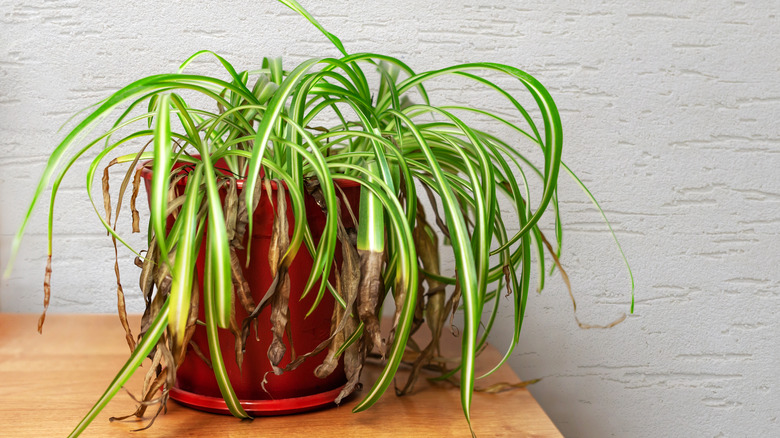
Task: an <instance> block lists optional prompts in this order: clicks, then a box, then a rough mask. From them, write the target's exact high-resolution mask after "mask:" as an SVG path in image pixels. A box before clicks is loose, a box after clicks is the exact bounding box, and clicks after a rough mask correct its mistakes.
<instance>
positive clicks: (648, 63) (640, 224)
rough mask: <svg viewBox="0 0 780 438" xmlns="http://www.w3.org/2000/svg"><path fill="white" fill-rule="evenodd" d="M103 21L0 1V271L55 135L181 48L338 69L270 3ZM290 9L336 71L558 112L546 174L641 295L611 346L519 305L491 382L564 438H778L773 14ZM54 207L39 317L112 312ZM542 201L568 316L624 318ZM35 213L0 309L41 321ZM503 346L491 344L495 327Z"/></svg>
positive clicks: (94, 262)
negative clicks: (410, 78)
mask: <svg viewBox="0 0 780 438" xmlns="http://www.w3.org/2000/svg"><path fill="white" fill-rule="evenodd" d="M110 3H111V4H110V6H109V4H108V3H106V2H100V1H96V0H82V1H76V0H72V1H68V0H52V1H43V2H33V1H11V0H0V152H1V153H0V250H2V252H0V265H4V264H5V263H6V260H7V253H8V246H9V243H10V239H11V235H12V233H13V232H14V230H15V228H16V227H17V225H18V224H19V221H20V220H21V217H22V211H21V207H22V206H23V205H24V204H25V203H26V202H27V200H28V199H29V197H30V196H31V193H32V190H33V189H32V183H33V181H34V179H35V178H36V177H37V176H38V175H39V172H40V171H41V168H42V163H43V162H44V160H45V157H46V154H47V153H48V151H50V150H51V149H52V147H53V145H54V144H55V142H56V141H57V140H58V139H59V138H60V137H59V134H58V133H57V132H56V130H57V127H58V126H59V125H60V124H62V123H63V122H65V120H66V119H67V118H68V117H69V116H70V115H71V114H73V113H74V112H75V111H76V110H78V109H80V108H82V107H84V106H86V105H88V104H91V103H93V102H95V101H96V100H98V99H100V98H103V97H105V96H107V95H108V94H109V93H110V92H111V91H112V90H115V89H117V88H118V87H120V86H122V85H123V84H126V83H128V82H130V81H131V80H134V79H136V78H138V77H140V76H142V75H147V74H152V73H157V72H165V71H172V70H174V69H175V67H176V66H177V65H178V63H179V62H180V61H182V60H183V59H185V58H186V57H187V56H189V55H190V54H192V53H193V52H195V51H196V50H199V49H202V48H209V49H213V50H215V51H217V52H219V53H221V54H223V55H224V56H225V57H227V58H228V59H229V60H231V61H232V62H234V64H235V65H236V66H237V67H238V68H249V67H252V66H255V65H257V64H258V63H259V61H260V59H261V57H262V56H263V55H283V56H284V57H285V58H286V59H287V60H288V61H289V64H288V65H292V62H297V61H300V60H302V59H303V57H304V56H310V55H318V54H320V52H319V50H321V49H325V50H326V52H325V53H326V54H330V55H335V54H336V52H335V50H333V49H331V48H329V47H328V43H327V42H326V41H325V40H324V38H323V37H321V36H320V35H319V34H317V33H316V32H315V31H314V30H313V29H312V28H311V27H310V26H309V25H308V24H307V23H305V22H304V21H303V20H302V19H301V18H298V17H296V16H294V15H293V13H292V12H290V11H288V10H286V9H285V8H284V7H282V6H280V5H277V4H274V3H273V2H270V1H262V2H261V1H256V2H247V1H240V2H239V1H221V2H214V4H212V5H195V2H181V1H176V2H167V3H168V4H163V3H158V2H136V1H133V2H110ZM305 5H306V6H307V7H308V8H309V9H310V10H311V11H312V12H313V13H314V14H315V15H316V16H318V17H320V19H321V21H322V23H323V24H324V25H325V26H326V27H327V28H328V29H329V30H331V31H332V32H334V33H336V34H337V35H339V36H340V37H341V38H342V40H343V41H344V44H345V45H346V47H347V48H348V49H349V50H351V51H376V52H387V53H389V54H393V55H396V56H399V57H401V58H403V59H404V60H405V61H406V62H407V63H408V64H409V65H411V66H412V67H413V68H414V69H416V70H418V71H419V70H425V69H431V68H436V67H441V66H444V65H446V64H451V63H458V62H465V61H474V60H489V61H497V62H504V63H509V64H514V65H517V66H519V67H521V68H523V69H525V70H527V71H529V72H530V73H532V74H534V75H536V76H537V77H538V78H539V79H540V80H541V81H542V82H543V83H545V84H546V85H548V86H549V88H550V90H551V91H552V93H553V95H554V97H555V98H556V99H557V101H558V104H559V107H560V109H561V113H562V117H563V119H564V123H565V152H564V158H565V161H566V162H568V163H569V164H570V165H571V166H572V167H573V168H574V169H575V171H576V172H578V173H579V175H580V176H581V177H582V178H583V180H585V181H586V183H587V184H588V185H589V187H590V188H591V189H592V191H593V192H594V193H595V194H596V196H597V197H598V199H599V200H600V201H601V202H602V203H603V205H604V207H605V209H606V211H607V213H608V215H609V217H610V219H611V220H612V221H613V224H614V226H615V228H616V230H617V233H618V235H619V237H620V239H621V242H622V243H623V245H624V247H625V249H626V253H627V255H628V257H629V259H630V261H631V263H632V266H633V268H634V272H635V274H636V281H637V285H638V287H637V291H636V296H637V311H636V313H635V314H634V315H633V316H630V317H629V318H628V320H627V321H625V322H624V323H623V324H621V325H619V326H617V327H615V328H614V329H611V330H581V329H579V328H577V326H576V324H575V322H574V320H573V317H572V312H571V306H570V302H569V300H568V297H567V295H566V293H565V291H564V289H563V287H562V283H561V281H560V279H559V278H557V277H556V278H554V279H553V280H551V282H550V284H549V289H547V290H546V291H545V293H544V294H543V295H541V296H533V297H531V299H530V301H529V310H528V317H527V320H526V325H525V329H524V334H523V337H522V345H521V346H520V347H519V350H520V351H519V352H518V354H517V355H516V356H515V357H514V359H513V360H512V362H511V363H512V366H513V367H514V369H515V370H517V371H518V373H519V374H520V375H521V377H523V378H529V379H530V378H535V377H543V378H544V379H543V380H542V382H541V383H539V384H537V385H535V386H533V387H532V388H531V391H532V392H533V393H534V395H535V396H536V397H537V399H538V400H539V402H540V403H541V404H542V406H543V407H544V409H545V410H546V411H547V412H548V413H549V414H550V416H551V417H552V419H553V421H554V422H555V423H556V424H557V425H558V427H559V428H560V429H561V430H562V431H563V433H564V434H565V435H566V436H572V437H606V436H616V437H676V436H679V437H690V436H696V437H699V436H700V437H721V436H736V437H741V436H754V437H758V436H762V437H768V436H780V425H778V418H777V415H778V412H780V397H779V396H778V390H779V389H780V388H778V383H779V382H778V373H779V371H778V370H779V369H780V367H779V366H778V359H780V357H778V354H779V353H778V351H780V348H778V347H780V345H778V344H779V343H778V341H777V339H778V338H777V334H778V319H779V317H778V309H779V307H778V305H779V304H780V298H779V294H780V274H778V271H777V266H778V265H779V264H780V251H778V247H779V245H778V244H780V239H778V226H779V225H780V177H778V174H777V172H778V169H780V123H778V119H780V50H779V48H778V41H780V23H779V22H778V18H777V14H778V12H780V11H778V9H780V8H779V7H778V2H777V1H776V0H765V1H744V2H743V1H724V0H716V1H709V2H705V1H698V2H694V1H687V2H681V1H666V0H664V1H653V2H640V1H634V2H630V1H623V2H621V1H614V0H600V1H597V0H580V1H571V2H550V1H541V0H532V1H522V2H520V1H503V0H494V1H492V2H489V1H481V0H480V1H471V2H468V1H464V0H456V1H445V0H431V1H427V2H418V1H390V2H358V1H350V2H347V1H346V0H338V1H307V2H305ZM477 97H479V96H477ZM64 186H65V187H66V189H65V190H63V191H62V193H61V195H60V199H61V206H60V208H59V210H58V212H57V213H56V224H57V227H58V230H59V233H58V235H57V236H58V237H57V238H56V240H55V257H56V261H55V266H54V267H55V276H54V297H53V299H52V307H51V311H53V312H112V311H113V309H114V308H115V307H114V306H115V303H114V295H113V278H112V275H111V266H112V263H113V261H112V255H113V254H112V251H111V248H110V246H109V242H108V241H107V239H106V238H105V237H104V236H103V233H100V231H99V229H100V227H99V223H98V222H97V219H95V218H94V217H93V216H92V213H91V207H90V206H89V205H88V204H87V203H86V201H85V199H84V195H83V191H82V189H81V187H82V186H83V178H82V177H78V178H71V179H68V180H66V182H65V184H64ZM560 192H561V198H562V199H563V203H562V208H563V214H564V221H565V223H566V224H567V225H568V228H569V232H568V234H567V235H566V245H567V246H566V251H565V255H564V263H565V265H566V266H567V268H568V271H569V274H570V276H571V277H572V282H573V285H574V289H575V294H576V296H577V297H578V298H579V316H580V318H581V319H582V320H583V321H584V322H590V323H604V322H608V321H609V320H611V319H612V318H614V317H616V316H618V315H620V314H621V313H623V312H625V311H627V308H628V304H627V303H628V296H627V280H626V276H625V271H624V269H623V268H622V266H621V260H620V258H619V255H618V253H617V251H616V249H615V248H614V246H613V244H612V243H611V240H610V238H609V236H608V234H607V233H606V229H605V227H604V226H603V224H602V223H601V221H600V218H599V216H598V214H597V213H596V212H595V211H594V209H592V208H591V207H590V206H589V204H588V202H587V200H586V198H585V197H584V196H583V195H582V194H581V193H580V192H579V191H578V189H577V187H576V186H575V185H574V184H573V183H572V182H571V181H570V180H567V179H566V178H565V177H562V180H561V190H560ZM43 214H44V210H43V209H39V210H38V213H37V215H36V217H35V218H34V219H33V223H32V226H31V228H30V233H29V235H28V237H27V239H26V241H25V245H24V248H23V251H22V254H21V256H20V259H19V263H18V265H17V269H16V270H15V271H14V274H13V276H12V277H11V278H10V279H9V280H5V281H3V282H2V283H1V284H0V311H6V312H8V311H11V312H38V311H39V309H40V301H41V292H40V284H41V281H42V274H43V266H44V256H43V254H45V247H44V242H45V236H44V233H45V228H44V220H43V219H42V216H43ZM133 269H134V268H127V269H126V274H125V279H126V283H127V285H128V286H127V289H128V293H129V294H132V295H133V296H131V297H129V300H130V302H131V306H132V307H133V308H134V309H135V310H139V309H140V300H139V298H138V295H137V293H135V292H134V291H132V290H131V289H133V288H132V287H131V286H130V284H132V283H133V282H134V279H133V278H132V275H134V274H135V272H134V270H133ZM501 324H502V328H504V329H505V330H506V331H508V329H509V326H510V320H509V319H508V316H507V317H506V318H504V319H502V321H501ZM31 329H33V328H32V327H31ZM506 339H508V338H507V336H501V335H500V334H499V335H497V336H495V337H494V341H495V342H496V344H497V345H498V346H499V347H501V346H502V344H503V343H504V342H505V341H506Z"/></svg>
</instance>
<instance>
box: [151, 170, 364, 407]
mask: <svg viewBox="0 0 780 438" xmlns="http://www.w3.org/2000/svg"><path fill="white" fill-rule="evenodd" d="M144 179H145V184H146V189H147V192H148V191H149V189H150V184H151V172H150V171H148V170H145V171H144ZM339 186H340V187H341V189H342V191H343V193H344V194H345V196H346V197H347V200H348V201H349V202H350V205H351V206H352V208H353V210H355V212H357V205H358V202H359V199H360V187H359V186H358V185H356V184H354V183H350V182H342V183H339ZM339 193H340V192H339ZM239 194H240V193H239ZM260 196H261V199H260V202H259V204H258V207H257V209H256V210H255V212H254V215H253V218H252V220H253V221H254V225H253V230H252V236H251V239H252V244H251V249H250V250H251V257H250V264H249V266H246V263H245V261H246V253H245V251H244V250H239V251H237V253H238V256H239V259H240V260H241V265H242V268H243V273H244V277H245V278H246V281H247V282H248V283H249V286H250V289H251V291H252V296H253V298H254V301H255V302H256V303H257V302H260V300H261V298H262V296H263V295H264V294H265V292H266V291H267V290H268V288H269V287H270V286H271V283H272V282H273V277H272V276H271V268H270V264H269V262H268V250H269V247H270V244H271V230H272V226H273V220H274V211H275V210H274V207H273V206H272V205H271V202H270V201H269V198H268V196H267V194H266V191H265V190H263V191H262V193H261V195H260ZM276 196H277V193H276V188H275V184H274V185H273V202H274V205H276ZM304 199H305V203H306V219H307V221H308V225H309V228H310V229H311V231H312V235H313V237H314V241H315V244H316V243H317V242H319V239H320V236H321V235H322V232H323V230H324V228H325V221H326V216H325V214H324V213H323V212H322V210H321V209H320V207H319V206H318V205H317V203H316V202H315V200H314V199H313V198H312V197H311V196H309V195H308V194H306V195H305V198H304ZM287 206H288V207H287V219H288V222H289V225H290V228H289V233H290V235H291V234H292V230H293V229H294V224H295V217H294V215H293V211H292V206H291V204H290V198H289V194H288V195H287ZM343 216H344V218H343V220H344V222H345V226H351V225H352V224H351V222H352V221H351V219H349V217H350V215H349V214H344V215H343ZM247 232H248V229H247ZM244 246H245V247H246V244H245V245H244ZM204 257H205V247H204V246H202V247H201V249H200V253H199V255H198V260H197V272H198V281H199V284H200V286H201V287H200V290H203V286H202V285H203V272H204V266H205V265H204ZM335 263H336V265H334V266H333V267H332V269H331V277H330V280H331V283H332V284H335V278H334V275H333V272H332V271H333V270H334V269H336V268H337V266H340V264H341V250H340V245H337V248H336V251H335ZM312 264H313V260H312V257H311V255H310V254H309V251H308V250H307V249H306V247H305V245H301V248H300V249H299V251H298V254H297V255H296V257H295V259H294V261H293V262H292V265H291V266H290V269H289V273H290V301H289V308H290V317H289V323H288V324H289V335H290V336H291V337H292V339H288V336H287V335H285V337H284V343H285V345H286V347H287V351H286V353H285V355H284V358H283V359H282V362H281V363H280V364H279V366H280V367H282V368H283V367H284V366H286V365H287V364H288V363H289V362H290V361H291V360H292V352H293V351H294V352H295V354H296V355H301V354H306V353H308V352H310V351H312V350H314V349H315V348H316V347H317V345H319V344H320V343H321V342H322V341H324V340H325V339H327V338H328V336H329V335H330V321H331V315H332V312H333V306H334V304H335V301H334V299H333V297H332V296H331V295H330V292H328V291H327V290H326V292H325V295H324V297H323V299H322V301H321V302H320V304H319V306H318V307H317V309H315V310H314V312H312V313H311V315H309V316H308V317H305V315H306V312H308V310H309V309H310V308H311V306H312V304H313V303H314V301H315V299H316V295H317V291H318V290H319V285H320V283H319V282H317V283H316V284H315V286H314V287H313V288H312V290H311V291H309V293H308V295H307V296H306V297H305V298H303V299H301V296H302V294H303V288H304V286H305V285H306V281H307V280H308V278H309V274H310V272H311V270H312ZM236 301H237V300H236ZM201 302H202V300H201ZM234 304H236V305H235V311H236V319H237V321H238V322H239V325H240V324H241V321H243V319H244V318H245V317H246V316H247V312H246V311H245V310H244V308H243V306H241V305H240V304H238V303H237V302H235V303H234ZM198 313H199V319H200V320H201V321H204V320H205V315H204V311H203V306H202V305H201V306H200V309H199V312H198ZM270 315H271V306H267V307H266V308H265V309H264V310H263V311H262V312H261V313H260V315H259V317H258V318H257V320H258V330H257V336H258V338H259V339H258V338H256V337H255V330H254V326H253V327H252V330H251V332H250V335H249V337H248V338H247V342H246V352H245V354H244V361H243V364H242V367H241V369H239V367H238V365H237V364H236V361H235V338H234V336H233V334H232V333H230V332H229V331H227V330H219V339H220V345H221V348H222V357H223V359H224V361H225V366H226V368H227V373H228V377H229V378H230V382H231V384H232V385H233V389H234V390H235V392H236V395H237V396H238V398H239V399H240V400H241V403H242V405H243V406H244V408H245V409H247V410H248V411H249V412H250V414H254V415H277V414H286V413H293V412H300V411H304V410H309V409H315V408H317V407H319V406H322V405H327V404H330V403H332V401H333V399H334V398H335V397H336V395H337V394H338V392H339V390H340V388H341V387H342V386H343V385H344V384H345V383H346V377H345V375H344V369H343V363H341V362H340V363H339V366H338V367H337V368H336V370H335V371H334V372H333V373H332V374H331V375H330V376H328V377H326V378H324V379H320V378H318V377H316V376H315V375H314V369H315V368H316V367H317V366H318V365H320V364H321V363H322V361H323V360H324V358H325V356H326V355H327V349H326V350H324V351H322V352H320V353H319V354H317V355H315V356H312V357H310V358H308V359H307V360H305V361H304V362H303V363H302V364H301V365H300V366H299V367H298V368H296V369H295V370H293V371H288V372H284V373H282V374H281V375H275V374H274V372H273V369H272V366H271V363H270V361H269V360H268V356H267V352H268V347H269V345H270V343H271V340H272V334H271V322H270ZM192 341H193V342H195V343H196V344H197V345H198V347H199V348H200V349H201V351H202V352H203V354H204V355H205V356H206V357H209V358H210V353H209V350H208V341H207V335H206V329H205V327H203V326H201V325H198V326H197V328H196V330H195V334H194V335H193V337H192ZM176 380H177V383H176V388H174V390H172V391H171V396H172V398H174V400H177V401H180V402H182V403H184V404H186V405H190V406H192V407H195V408H199V409H203V410H207V411H211V412H220V413H228V412H227V408H226V406H225V404H224V401H223V400H222V395H221V392H220V390H219V386H218V385H217V381H216V378H215V377H214V372H213V371H212V370H211V368H209V366H208V365H207V364H206V363H205V362H204V361H203V360H202V359H201V358H199V357H198V356H197V355H196V354H195V352H194V351H193V350H192V347H189V348H188V351H187V356H186V359H185V360H184V362H183V363H182V364H181V365H180V367H179V370H178V372H177V379H176Z"/></svg>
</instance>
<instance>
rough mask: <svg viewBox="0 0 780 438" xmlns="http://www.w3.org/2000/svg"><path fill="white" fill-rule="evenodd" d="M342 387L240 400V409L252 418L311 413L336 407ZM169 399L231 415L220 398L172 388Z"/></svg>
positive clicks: (196, 407)
mask: <svg viewBox="0 0 780 438" xmlns="http://www.w3.org/2000/svg"><path fill="white" fill-rule="evenodd" d="M342 388H343V386H341V387H339V388H336V389H332V390H330V391H326V392H321V393H319V394H313V395H307V396H304V397H294V398H286V399H278V400H241V407H243V408H244V410H245V411H246V412H247V413H248V414H249V415H252V416H258V417H271V416H275V415H289V414H297V413H300V412H307V411H313V410H316V409H324V408H326V407H328V404H330V405H331V406H336V403H334V402H333V400H335V399H336V397H337V396H338V395H339V393H340V392H341V389H342ZM170 395H171V398H172V399H173V400H175V401H176V402H178V403H179V404H182V405H184V406H187V407H190V408H193V409H197V410H200V411H206V412H212V413H215V414H223V415H231V414H230V411H229V410H228V408H227V404H225V400H223V399H222V398H220V397H210V396H206V395H199V394H195V393H192V392H189V391H184V390H182V389H179V388H172V389H171V392H170Z"/></svg>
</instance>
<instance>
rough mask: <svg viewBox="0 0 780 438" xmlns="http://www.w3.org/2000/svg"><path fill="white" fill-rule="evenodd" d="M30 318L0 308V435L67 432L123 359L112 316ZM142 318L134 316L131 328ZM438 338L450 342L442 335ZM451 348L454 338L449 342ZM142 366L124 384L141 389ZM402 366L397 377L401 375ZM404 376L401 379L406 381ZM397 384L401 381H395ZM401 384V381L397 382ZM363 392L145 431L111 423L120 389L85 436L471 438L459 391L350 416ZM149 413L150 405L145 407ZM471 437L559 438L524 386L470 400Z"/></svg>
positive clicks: (425, 385) (500, 375) (488, 360)
mask: <svg viewBox="0 0 780 438" xmlns="http://www.w3.org/2000/svg"><path fill="white" fill-rule="evenodd" d="M36 322H37V315H21V314H0V436H7V437H36V438H37V437H57V436H66V435H67V434H68V433H69V432H70V431H71V430H72V428H73V427H74V426H75V425H76V424H77V423H78V422H79V420H80V419H81V417H82V416H83V415H84V414H85V413H86V412H87V411H88V410H89V408H90V407H91V406H92V404H93V403H94V402H95V401H96V399H97V397H98V396H99V395H100V394H102V392H103V391H104V390H105V387H106V386H107V385H108V384H109V383H110V382H111V380H112V379H113V377H114V374H115V373H116V371H117V370H118V369H119V368H120V367H121V365H122V364H123V363H124V361H125V360H126V359H127V357H128V354H129V352H128V349H127V345H126V344H125V341H124V332H123V331H122V328H121V326H120V325H119V321H118V319H117V317H116V316H113V315H49V316H48V317H47V320H46V324H45V326H44V329H43V330H44V331H43V335H39V334H38V333H37V332H36ZM138 322H139V317H137V316H135V317H132V318H131V323H132V326H133V327H134V329H135V330H137V327H138ZM445 338H452V337H450V336H449V335H446V336H445ZM449 341H451V342H450V344H451V346H450V347H454V346H455V345H457V339H455V338H452V339H449ZM499 358H500V355H499V353H498V351H496V350H495V349H494V348H492V347H489V348H488V350H487V351H486V352H485V353H483V355H482V356H481V357H480V360H479V364H480V365H481V369H482V370H486V369H489V368H490V366H491V365H492V364H494V363H495V361H497V360H498V359H499ZM378 371H379V368H378V367H376V366H368V367H367V369H366V371H365V372H364V373H363V379H362V380H363V382H364V383H365V384H370V382H372V381H373V379H374V378H375V376H376V375H377V373H378ZM143 374H144V373H143V372H139V373H136V375H135V376H134V377H133V379H132V380H131V383H130V384H129V385H128V386H127V388H128V389H129V390H130V391H131V392H134V393H138V392H139V391H140V387H141V382H142V375H143ZM405 375H406V372H405V371H402V372H400V373H399V376H405ZM403 381H404V382H405V380H403ZM517 381H518V378H517V376H516V375H515V374H514V373H513V372H512V371H511V370H510V369H509V367H506V366H504V367H502V368H501V369H500V370H499V371H498V372H496V373H495V374H494V375H493V376H491V377H490V378H489V379H484V380H480V381H478V387H484V386H487V385H490V384H492V383H496V382H510V383H514V382H517ZM399 382H401V381H400V380H399ZM399 385H400V383H399ZM359 397H360V393H358V394H357V396H353V397H351V398H350V399H348V400H347V401H346V402H344V403H343V404H342V405H341V406H337V407H333V408H330V409H324V410H321V411H317V412H312V413H306V414H298V415H289V416H282V417H263V418H257V419H255V420H253V421H240V420H237V419H235V418H232V417H229V416H223V415H215V414H208V413H204V412H199V411H194V410H191V409H188V408H184V407H182V406H180V405H178V404H176V403H175V402H171V403H169V404H168V413H167V414H166V415H161V416H160V417H159V418H158V419H157V420H156V422H155V424H154V425H153V426H152V427H151V428H150V429H148V430H145V431H142V432H136V433H130V432H131V431H132V430H134V429H138V428H140V427H143V426H145V425H146V423H147V421H148V418H145V419H143V420H133V421H124V422H113V423H112V422H109V421H108V418H109V417H111V416H121V415H126V414H129V413H131V412H132V411H133V410H134V409H135V402H134V401H133V400H132V399H131V398H130V396H129V395H128V394H127V393H125V392H120V393H119V394H117V396H116V397H115V399H114V400H113V401H111V403H109V405H108V406H107V407H106V409H104V411H103V412H102V413H101V414H100V415H99V416H98V417H97V419H95V421H94V422H93V423H92V424H91V425H90V427H89V428H88V429H87V431H86V432H85V433H84V434H83V435H82V436H90V437H112V436H128V435H129V436H133V437H138V438H146V437H174V436H175V437H200V436H208V437H245V436H246V437H249V436H254V437H256V436H264V437H277V436H285V437H292V436H311V437H340V438H343V437H352V436H355V437H359V436H386V435H387V436H389V435H393V436H400V437H416V436H421V437H423V436H427V437H468V436H470V435H469V429H468V426H467V424H466V421H465V420H464V418H463V412H462V410H461V407H460V398H459V392H458V389H457V388H455V387H453V386H452V385H450V384H446V383H436V384H431V383H429V382H427V380H425V379H420V380H419V381H418V384H417V388H416V391H415V394H413V395H411V396H407V397H396V396H395V395H394V394H393V390H392V388H390V390H388V392H387V393H386V394H385V395H384V397H383V398H382V399H381V400H380V401H379V402H377V404H375V405H374V406H373V407H372V408H371V409H369V410H368V411H365V412H362V413H359V414H353V413H351V412H350V410H351V408H352V406H354V405H355V404H356V403H357V402H358V401H359ZM150 411H151V409H150ZM472 418H473V424H474V430H475V432H476V433H477V435H478V436H481V437H493V436H508V437H560V436H561V435H560V433H559V432H558V430H557V429H556V428H555V426H554V425H553V423H552V422H551V421H550V419H549V418H548V417H547V415H545V413H544V411H543V410H542V409H541V407H539V405H538V404H537V403H536V401H535V400H534V399H533V397H532V396H531V394H530V393H529V392H528V391H527V390H526V389H516V390H511V391H506V392H502V393H498V394H487V393H476V394H475V395H474V401H473V406H472Z"/></svg>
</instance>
